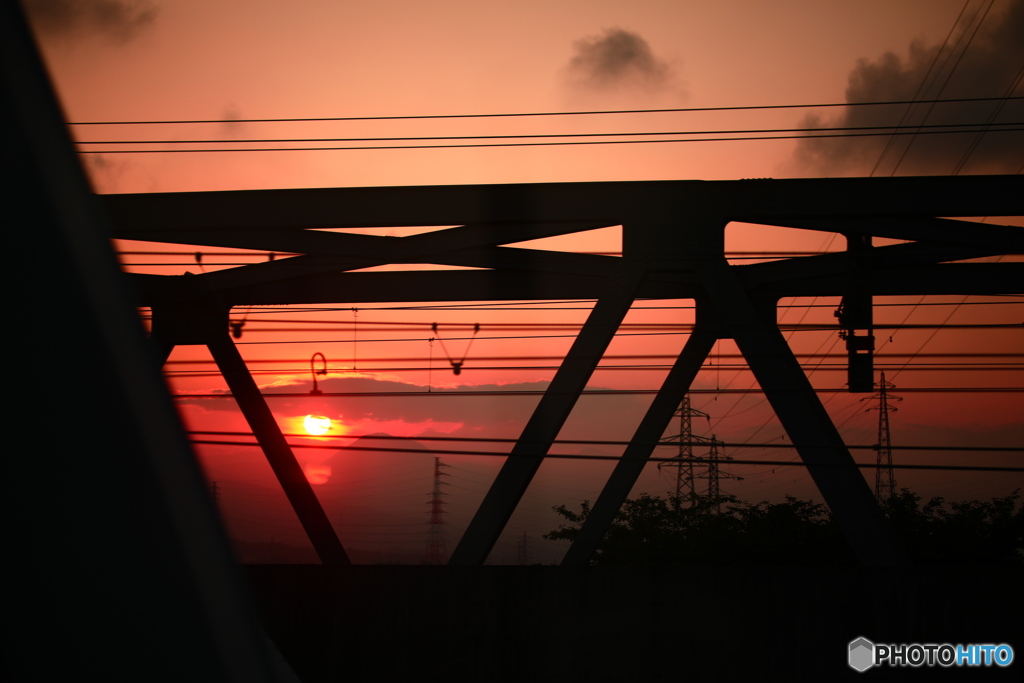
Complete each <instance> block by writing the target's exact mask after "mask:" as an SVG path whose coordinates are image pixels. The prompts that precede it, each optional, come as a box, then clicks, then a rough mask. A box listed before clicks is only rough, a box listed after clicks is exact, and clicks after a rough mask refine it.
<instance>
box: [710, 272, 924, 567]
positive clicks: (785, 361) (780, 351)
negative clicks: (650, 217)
mask: <svg viewBox="0 0 1024 683" xmlns="http://www.w3.org/2000/svg"><path fill="white" fill-rule="evenodd" d="M700 274H701V276H702V279H703V280H704V283H705V288H706V289H707V291H708V295H709V298H710V301H711V303H712V305H713V307H714V310H715V315H716V316H717V317H718V319H719V321H720V323H721V324H722V325H724V326H725V327H726V328H728V329H729V333H730V334H731V335H732V336H733V338H734V339H735V340H736V344H737V346H739V349H740V352H741V353H742V354H743V356H744V357H745V358H746V360H747V363H748V364H749V366H750V370H751V371H752V372H753V373H754V377H755V378H756V379H757V381H758V383H759V384H760V385H761V388H762V389H763V390H764V392H765V396H766V398H767V399H768V401H769V403H771V405H772V408H774V410H775V414H776V415H777V416H778V418H779V421H780V422H782V426H783V427H784V428H785V430H786V433H787V434H788V435H789V437H790V440H791V441H792V442H793V445H794V447H796V449H797V452H798V453H799V454H800V458H801V459H802V460H803V461H804V463H805V464H806V465H807V471H808V473H809V474H810V475H811V478H812V479H813V480H814V482H815V484H817V486H818V490H819V491H821V495H822V497H823V498H824V499H825V503H826V504H827V505H828V507H829V509H830V510H831V511H832V516H833V518H834V519H835V520H836V522H837V523H838V524H839V526H840V527H841V528H842V530H843V532H844V533H845V534H846V538H847V540H848V541H849V543H850V547H851V548H852V549H853V552H854V553H855V554H856V555H857V558H858V559H859V560H860V562H861V564H863V565H865V566H893V565H906V564H909V563H910V560H909V557H908V556H907V554H906V551H905V550H904V549H903V547H902V545H901V544H900V541H899V539H898V538H897V537H896V535H895V534H894V533H893V531H892V528H891V527H890V526H889V523H888V520H886V519H885V516H884V515H883V514H882V511H881V509H880V508H879V507H878V503H877V502H876V501H875V497H874V495H872V493H871V488H870V487H869V486H868V484H867V482H866V481H865V480H864V477H863V476H862V475H861V473H860V471H859V470H858V469H857V467H856V464H855V462H854V460H853V458H852V457H851V456H850V452H849V450H848V449H847V448H846V444H844V443H843V439H842V437H841V436H840V435H839V432H838V430H837V429H836V428H835V425H833V424H832V419H831V418H830V417H829V415H828V413H827V412H826V411H825V408H824V406H823V405H822V404H821V401H820V400H819V399H818V395H817V394H816V393H815V391H814V387H812V386H811V383H810V381H809V380H808V379H807V376H806V375H805V374H804V372H803V369H802V368H801V367H800V364H799V362H798V361H797V359H796V357H795V356H794V355H793V352H792V350H791V349H790V348H789V345H788V344H787V343H786V340H785V338H784V337H783V336H782V333H781V332H780V331H779V328H778V325H777V324H775V309H774V306H772V307H770V309H769V310H765V308H767V307H761V308H760V309H758V308H756V307H755V305H754V304H753V303H752V301H751V299H750V297H749V296H748V295H747V292H745V291H744V290H743V289H742V288H741V286H740V284H739V281H738V280H737V279H736V276H735V274H734V273H733V272H732V270H731V269H730V267H729V266H728V265H726V264H725V263H717V264H709V265H706V266H703V267H702V268H701V269H700Z"/></svg>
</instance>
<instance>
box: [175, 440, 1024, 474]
mask: <svg viewBox="0 0 1024 683" xmlns="http://www.w3.org/2000/svg"><path fill="white" fill-rule="evenodd" d="M192 443H194V444H197V445H206V446H248V447H253V448H259V444H258V443H255V442H251V443H250V442H244V441H215V440H212V439H211V440H198V439H194V440H193V441H192ZM291 446H292V448H313V449H330V450H348V451H360V452H363V451H368V452H387V453H410V454H415V455H469V456H485V457H500V458H508V457H517V456H514V455H512V454H511V453H502V452H499V451H475V450H474V451H470V450H452V449H435V450H431V451H424V450H421V449H418V448H381V447H377V446H327V445H323V444H291ZM544 457H545V458H553V459H559V460H621V459H622V457H621V456H618V455H583V454H580V455H568V454H564V453H548V454H546V455H545V456H544ZM674 459H675V458H671V457H657V456H651V457H650V458H648V461H649V462H669V461H671V460H674ZM693 461H694V463H705V464H706V463H708V462H709V460H708V459H707V458H698V457H695V458H694V459H693ZM729 464H730V465H772V466H776V467H807V464H806V463H804V462H798V461H793V460H737V459H733V460H730V461H729ZM815 466H816V467H849V466H852V467H866V468H876V467H878V465H877V464H876V463H856V462H855V463H853V464H852V465H846V464H845V463H815ZM892 467H893V468H898V469H910V470H954V471H955V470H959V471H971V472H1024V467H1012V466H998V465H997V466H989V465H931V464H927V465H908V464H900V465H893V466H892Z"/></svg>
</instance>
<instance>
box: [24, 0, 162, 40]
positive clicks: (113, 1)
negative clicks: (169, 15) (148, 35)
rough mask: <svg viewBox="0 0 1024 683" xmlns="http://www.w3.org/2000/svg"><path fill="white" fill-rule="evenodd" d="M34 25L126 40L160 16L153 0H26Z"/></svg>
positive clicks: (62, 33)
mask: <svg viewBox="0 0 1024 683" xmlns="http://www.w3.org/2000/svg"><path fill="white" fill-rule="evenodd" d="M22 4H23V5H24V7H25V11H26V12H27V14H28V15H29V19H30V20H31V22H32V26H33V27H34V28H35V29H36V30H37V31H39V32H40V33H43V34H47V35H51V36H59V37H62V38H87V37H98V38H102V39H104V40H106V41H109V42H112V43H116V44H122V43H126V42H128V41H130V40H133V39H134V38H136V37H137V36H138V35H139V34H140V33H141V32H142V31H144V30H145V29H146V28H148V27H149V26H150V25H151V24H152V23H153V21H154V20H155V19H156V17H157V14H158V13H159V9H158V8H157V6H156V5H155V4H154V3H153V2H152V1H151V0H22Z"/></svg>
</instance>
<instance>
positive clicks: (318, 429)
mask: <svg viewBox="0 0 1024 683" xmlns="http://www.w3.org/2000/svg"><path fill="white" fill-rule="evenodd" d="M302 426H303V427H304V428H305V429H306V433H307V434H312V435H313V436H323V435H324V434H326V433H327V432H329V431H330V429H331V418H329V417H324V416H323V415H307V416H306V417H305V418H304V419H303V420H302Z"/></svg>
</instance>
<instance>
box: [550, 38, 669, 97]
mask: <svg viewBox="0 0 1024 683" xmlns="http://www.w3.org/2000/svg"><path fill="white" fill-rule="evenodd" d="M573 47H574V54H573V57H572V59H571V60H570V61H569V66H568V68H567V70H566V77H567V81H568V84H569V87H570V88H572V89H573V90H575V91H577V92H579V93H583V94H586V93H590V94H601V93H618V92H624V91H626V92H632V93H634V94H641V93H646V94H658V93H661V92H664V91H666V90H669V89H671V88H672V87H673V86H674V85H675V80H676V79H675V74H674V73H673V70H672V68H671V66H670V65H669V64H668V63H667V62H665V61H663V60H661V59H659V58H658V57H657V56H655V54H654V52H653V51H652V50H651V46H650V45H648V44H647V41H646V40H644V39H643V38H642V37H641V36H639V35H637V34H636V33H632V32H630V31H626V30H624V29H621V28H611V29H606V30H605V31H604V33H603V34H601V35H599V36H588V37H586V38H583V39H581V40H577V41H576V42H575V43H574V44H573Z"/></svg>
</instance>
